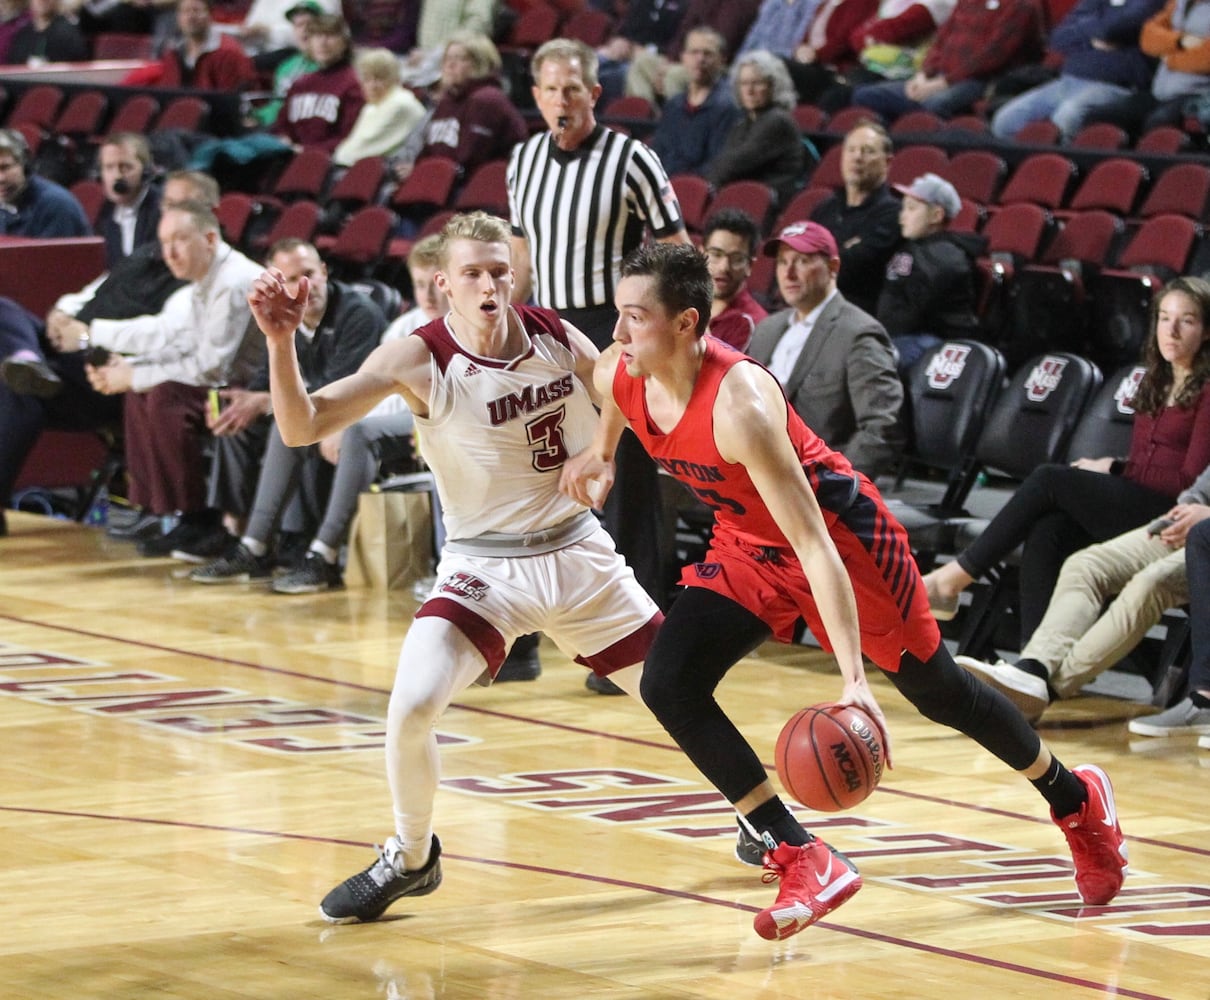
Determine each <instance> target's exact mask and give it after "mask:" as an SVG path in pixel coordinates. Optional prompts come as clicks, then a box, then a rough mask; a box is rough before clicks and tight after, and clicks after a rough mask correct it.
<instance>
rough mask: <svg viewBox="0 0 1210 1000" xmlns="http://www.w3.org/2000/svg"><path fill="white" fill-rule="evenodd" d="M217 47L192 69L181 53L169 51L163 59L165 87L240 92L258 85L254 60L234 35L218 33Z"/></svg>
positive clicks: (161, 83)
mask: <svg viewBox="0 0 1210 1000" xmlns="http://www.w3.org/2000/svg"><path fill="white" fill-rule="evenodd" d="M214 36H215V43H216V44H215V45H214V47H213V48H208V49H207V50H206V51H205V52H203V53H202V54H201V55H200V56H198V60H197V62H196V63H194V65H193V67H192V68H190V67H189V66H187V65H186V64H185V61H184V60H183V59H182V58H181V53H180V51H179V50H177V49H166V50H165V51H164V54H163V56H161V63H162V65H163V72H162V73H161V74H160V78H159V81H158V83H159V84H160V86H162V87H188V88H193V89H195V90H226V91H238V90H243V89H246V88H248V87H250V86H253V85H255V84H256V82H257V80H258V79H259V76H258V74H257V72H256V67H255V66H253V65H252V60H251V59H249V58H248V55H247V53H245V52H244V50H243V48H242V46H241V45H240V43H239V42H237V41H236V40H235V39H234V38H232V37H231V36H230V35H222V34H219V33H218V32H217V31H216V32H214Z"/></svg>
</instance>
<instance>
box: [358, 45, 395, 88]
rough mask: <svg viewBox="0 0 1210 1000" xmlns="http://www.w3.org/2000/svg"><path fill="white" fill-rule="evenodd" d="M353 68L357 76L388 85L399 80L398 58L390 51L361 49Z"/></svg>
mask: <svg viewBox="0 0 1210 1000" xmlns="http://www.w3.org/2000/svg"><path fill="white" fill-rule="evenodd" d="M353 68H354V69H355V70H356V71H357V75H358V76H368V77H370V79H372V80H386V81H387V82H388V83H398V82H399V80H400V69H401V67H400V65H399V57H398V56H397V55H395V53H394V52H392V51H391V50H390V49H363V50H362V51H361V52H359V53H358V54H357V58H356V60H355V61H354V63H353Z"/></svg>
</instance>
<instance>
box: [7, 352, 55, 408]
mask: <svg viewBox="0 0 1210 1000" xmlns="http://www.w3.org/2000/svg"><path fill="white" fill-rule="evenodd" d="M20 355H22V356H18V355H17V354H14V355H13V356H11V357H9V358H6V359H5V360H4V361H3V362H0V382H3V383H4V384H5V385H7V386H8V387H9V388H10V389H12V391H13V392H15V393H16V394H17V395H18V396H37V397H38V398H39V399H50V398H52V397H53V396H57V395H59V393H60V392H62V391H63V380H62V379H60V378H59V376H58V375H56V374H55V371H54V369H53V368H51V366H50V365H48V364H47V363H46V362H45V361H44V360H43V359H42V358H39V357H37V356H36V355H34V354H33V352H32V351H22V352H20Z"/></svg>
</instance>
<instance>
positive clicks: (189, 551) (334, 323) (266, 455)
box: [177, 238, 386, 593]
mask: <svg viewBox="0 0 1210 1000" xmlns="http://www.w3.org/2000/svg"><path fill="white" fill-rule="evenodd" d="M268 264H269V267H273V268H277V270H279V271H281V273H282V275H283V280H284V281H285V282H286V287H287V288H289V289H290V294H291V295H293V294H295V292H296V291H297V289H298V283H299V278H301V277H305V278H306V279H307V282H308V288H307V302H306V309H305V311H304V312H303V317H302V323H301V324H300V325H299V327H298V331H297V332H296V333H295V335H294V342H295V348H296V350H297V352H298V357H299V364H300V370H301V372H302V377H303V381H304V383H305V384H306V386H307V388H308V391H314V390H315V389H318V388H319V387H320V386H323V385H327V384H328V383H329V382H334V381H335V380H336V379H338V378H343V377H344V376H345V375H350V374H352V373H353V372H355V371H356V370H357V369H358V367H360V365H361V363H362V362H363V361H364V360H365V359H366V358H367V357H368V356H369V354H370V352H371V351H372V350H373V349H374V348H375V347H377V346H378V342H379V340H380V339H381V337H382V333H383V331H384V330H385V329H386V319H385V318H384V317H383V315H382V313H381V311H380V310H379V309H378V307H377V306H376V305H374V303H373V302H371V301H370V300H369V299H368V298H367V297H366V296H364V295H362V294H361V293H360V292H358V291H356V290H355V289H353V288H352V287H350V286H349V285H345V284H342V283H341V282H338V281H330V280H329V279H328V270H327V267H326V266H325V265H324V263H323V261H322V260H320V257H319V252H318V251H317V250H316V249H315V247H314V246H312V245H311V244H310V243H307V242H305V241H303V240H299V239H293V238H291V239H286V240H281V241H279V242H278V243H276V244H274V245H273V247H271V248H270V250H269V255H268ZM219 398H220V407H219V411H218V412H217V413H215V412H214V410H213V409H212V410H211V411H210V412H209V413H208V415H207V421H206V422H207V424H208V426H209V427H210V430H211V431H212V432H213V434H214V436H215V461H214V463H213V465H212V467H211V483H210V498H209V505H210V506H211V507H213V508H218V509H220V510H223V511H225V512H226V513H227V514H228V515H234V519H235V521H236V523H237V524H242V523H243V522H244V519H245V518H246V517H248V515H249V514H250V518H248V521H247V526H246V528H245V529H244V530H243V533H242V537H241V538H240V539H239V540H238V541H236V540H235V539H233V538H231V537H230V536H229V535H227V533H226V532H225V531H223V532H221V534H220V533H216V535H217V538H215V537H210V538H203V539H201V541H200V542H199V543H198V544H197V545H193V546H191V545H182V546H181V547H180V548H179V549H178V550H177V551H178V553H179V555H178V558H187V559H188V560H189V561H191V562H202V563H206V565H204V566H202V567H201V568H199V569H197V570H195V571H194V572H193V573H192V574H190V579H192V580H194V581H196V582H198V583H247V582H248V581H249V580H256V579H268V577H269V576H270V575H271V574H272V571H273V565H274V561H273V551H272V550H273V548H274V542H275V540H276V537H277V530H278V525H279V522H280V519H281V516H282V514H283V512H284V511H285V509H286V507H287V505H288V504H290V503H291V501H292V500H295V501H297V502H298V503H299V504H300V505H301V507H302V508H303V510H304V512H305V517H304V521H305V527H306V529H307V530H308V532H313V531H314V529H315V528H316V527H317V526H318V523H319V520H320V518H321V517H322V516H323V509H324V507H325V506H326V505H327V502H328V499H329V493H330V490H331V485H332V484H331V466H329V465H328V464H327V463H326V462H324V460H323V457H322V456H321V454H320V450H319V446H318V445H313V446H309V447H304V448H289V447H287V446H286V445H285V444H284V443H283V441H282V439H281V434H280V433H279V432H278V430H277V427H276V425H275V424H274V423H273V420H272V419H271V418H272V404H271V401H270V398H269V368H268V362H267V361H266V363H265V365H264V366H263V367H262V368H261V369H260V370H259V371H258V372H257V373H256V374H255V375H253V376H252V378H251V379H250V380H249V382H248V385H247V387H246V388H231V389H220V390H219ZM253 492H255V498H254V497H253ZM359 492H360V491H359ZM346 499H347V498H346ZM356 502H357V496H356V494H354V495H353V497H352V504H353V505H356ZM353 509H355V507H354V506H351V507H350V509H349V514H350V515H351V514H352V511H353ZM345 527H346V528H347V521H346V523H345ZM343 540H344V539H343V537H338V538H336V539H334V542H335V544H332V545H330V544H328V543H326V542H320V543H319V546H318V547H316V546H315V545H314V543H313V544H312V548H311V550H310V551H311V552H313V553H315V556H316V559H312V560H308V559H307V558H306V557H304V559H303V561H302V563H301V564H300V565H299V566H295V567H291V568H292V569H294V570H298V571H300V572H303V573H304V575H305V576H307V577H308V578H309V590H311V591H314V590H325V589H327V588H328V587H333V586H339V585H340V565H339V562H340V545H341V543H342V542H343ZM233 543H234V544H233ZM216 548H221V550H222V555H220V556H219V557H218V558H216V559H213V561H210V560H211V559H212V558H213V556H214V550H215V549H216ZM299 592H300V593H301V592H303V591H299Z"/></svg>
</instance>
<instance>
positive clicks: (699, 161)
mask: <svg viewBox="0 0 1210 1000" xmlns="http://www.w3.org/2000/svg"><path fill="white" fill-rule="evenodd" d="M725 58H726V51H725V50H724V48H723V39H722V35H720V34H719V33H718V32H717V31H715V30H714V29H713V28H698V29H696V30H694V31H691V32H690V33H689V35H688V36H687V37H686V39H685V47H684V48H683V49H682V50H681V62H680V65H681V68H682V69H684V71H685V78H686V81H687V83H686V87H685V89H684V90H682V91H681V92H680V93H678V94H676V95H675V96H672V97H669V98H668V100H667V101H665V103H664V107H663V110H662V111H661V113H660V119H659V121H658V122H657V123H656V126H655V130H654V131H653V132H652V133H651V136H650V137H649V140H648V144H649V145H650V146H651V148H652V149H654V150H655V151H656V154H657V155H658V156H659V158H660V161H661V162H662V163H663V164H664V169H665V170H667V171H668V173H669V175H672V176H675V175H676V174H698V175H704V174H705V173H706V171H707V170H708V169H709V168H710V165H711V164H712V163H713V161H714V158H715V157H716V156H718V154H719V153H720V152H721V151H722V148H723V143H724V142H726V140H727V135H728V134H729V133H730V131H731V126H732V125H734V124H735V122H736V121H738V120H739V116H740V112H739V109H738V108H737V107H736V106H735V99H734V98H733V96H732V88H731V84H730V82H729V81H728V80H727V79H726V77H725V76H724V73H723V71H724V69H725V68H726V67H725V65H724V61H725Z"/></svg>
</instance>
